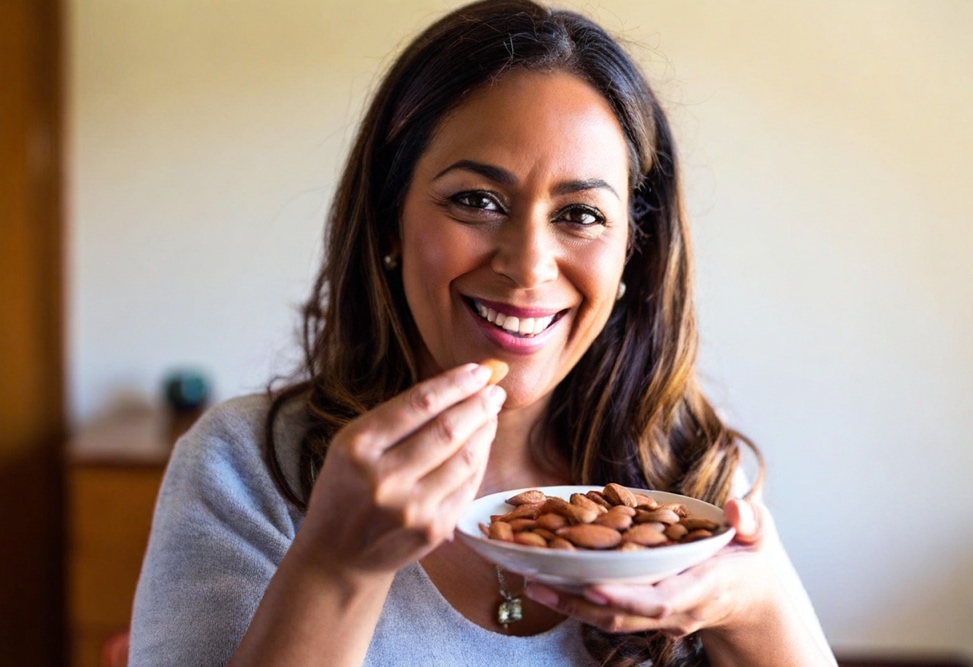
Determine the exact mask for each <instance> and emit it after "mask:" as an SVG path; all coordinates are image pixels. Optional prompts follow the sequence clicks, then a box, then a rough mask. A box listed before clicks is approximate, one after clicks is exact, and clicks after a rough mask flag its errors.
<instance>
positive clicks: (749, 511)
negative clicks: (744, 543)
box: [737, 500, 757, 535]
mask: <svg viewBox="0 0 973 667" xmlns="http://www.w3.org/2000/svg"><path fill="white" fill-rule="evenodd" d="M737 507H738V509H739V510H740V527H739V529H738V530H739V531H740V532H741V533H744V534H746V535H749V534H750V533H752V532H753V531H754V530H756V528H757V517H756V516H755V515H754V513H753V505H751V504H750V503H748V502H747V501H745V500H744V501H741V502H740V504H739V505H738V506H737Z"/></svg>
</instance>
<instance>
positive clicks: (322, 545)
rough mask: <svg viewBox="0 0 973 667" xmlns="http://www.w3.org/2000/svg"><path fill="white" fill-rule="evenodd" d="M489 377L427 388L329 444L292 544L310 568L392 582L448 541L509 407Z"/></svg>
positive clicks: (476, 371) (448, 377)
mask: <svg viewBox="0 0 973 667" xmlns="http://www.w3.org/2000/svg"><path fill="white" fill-rule="evenodd" d="M490 375H491V371H490V369H489V368H487V367H485V366H481V365H478V364H466V365H464V366H459V367H457V368H453V369H451V370H448V371H446V372H444V373H442V374H440V375H438V376H436V377H433V378H431V379H429V380H425V381H423V382H420V383H419V384H417V385H415V386H414V387H412V388H410V389H409V390H407V391H405V392H404V393H402V394H400V395H399V396H397V397H395V398H393V399H391V400H389V401H388V402H386V403H383V404H382V405H379V406H378V407H376V408H375V409H373V410H371V411H370V412H368V413H366V414H364V415H362V416H361V417H359V418H358V419H356V420H354V421H353V422H351V423H349V424H348V425H347V426H345V427H344V428H342V429H341V430H340V431H339V432H338V433H337V435H336V436H335V437H334V439H333V440H332V442H331V444H330V446H329V448H328V454H327V456H326V457H325V462H324V466H323V467H322V469H321V471H320V474H319V476H318V479H317V481H316V482H315V487H314V491H313V493H312V494H311V499H310V502H309V504H308V510H307V515H306V518H305V521H304V526H303V527H302V529H301V531H300V533H299V535H298V540H297V541H295V546H298V547H299V548H300V549H301V550H302V552H303V555H304V557H305V558H307V559H308V560H309V564H311V565H315V564H317V565H320V566H321V567H324V568H327V570H328V571H329V572H330V573H331V574H332V575H334V574H339V576H340V575H341V574H344V575H346V576H352V577H354V576H356V575H367V574H378V573H384V574H390V573H393V572H395V571H396V570H398V569H399V568H401V567H402V566H404V565H406V564H407V563H410V562H412V561H416V560H418V559H420V558H422V557H423V556H424V555H426V554H427V553H429V552H430V551H431V550H432V549H433V548H435V547H436V546H437V545H438V544H439V543H440V542H442V541H443V540H444V539H448V538H450V537H451V536H452V533H453V530H454V528H455V526H456V522H457V521H458V520H459V517H460V515H461V513H462V512H463V510H464V509H465V508H466V506H467V505H468V504H469V502H470V501H472V500H473V498H474V497H475V496H476V492H477V490H478V488H479V486H480V482H481V480H482V478H483V474H484V472H485V470H486V463H487V458H488V456H489V451H490V445H491V443H492V442H493V438H494V435H495V434H496V426H497V414H498V413H499V411H500V408H501V406H502V405H503V402H504V400H505V398H506V393H505V392H504V390H503V389H501V388H500V387H498V386H494V385H490V386H488V381H489V378H490Z"/></svg>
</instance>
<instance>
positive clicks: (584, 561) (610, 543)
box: [457, 484, 734, 588]
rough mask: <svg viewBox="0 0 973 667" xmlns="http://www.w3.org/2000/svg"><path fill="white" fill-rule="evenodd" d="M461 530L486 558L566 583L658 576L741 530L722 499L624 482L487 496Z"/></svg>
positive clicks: (545, 579)
mask: <svg viewBox="0 0 973 667" xmlns="http://www.w3.org/2000/svg"><path fill="white" fill-rule="evenodd" d="M457 532H458V534H459V536H460V538H461V539H463V540H464V541H465V542H466V543H467V544H468V545H469V546H470V547H471V548H472V549H473V550H474V551H476V552H477V553H478V554H480V555H481V556H482V557H483V558H485V559H487V560H489V561H491V562H493V563H495V564H497V565H499V566H500V567H502V568H504V569H506V570H508V571H510V572H516V573H518V574H522V575H524V576H525V577H528V578H530V579H535V580H537V581H539V582H542V583H545V584H549V585H553V586H559V587H562V588H576V587H578V586H582V585H588V584H595V583H612V582H621V581H628V582H642V583H652V582H655V581H659V580H660V579H664V578H665V577H668V576H671V575H673V574H678V573H679V572H682V571H683V570H685V569H687V568H689V567H692V566H693V565H697V564H699V563H701V562H703V561H704V560H706V559H707V558H709V557H710V556H712V555H713V554H715V553H716V552H717V551H719V550H720V549H721V548H722V547H723V546H724V545H726V544H727V543H728V542H729V541H730V540H731V539H733V535H734V531H733V529H732V528H731V527H729V526H727V525H726V519H725V517H724V515H723V510H721V509H720V508H719V507H716V506H715V505H711V504H709V503H706V502H703V501H702V500H697V499H695V498H689V497H687V496H681V495H677V494H674V493H666V492H663V491H648V490H644V489H632V488H628V487H624V486H621V485H619V484H608V485H606V486H545V487H536V488H529V489H516V490H512V491H504V492H501V493H494V494H491V495H488V496H483V497H482V498H477V499H476V500H474V501H473V502H472V503H471V504H470V506H469V507H468V508H467V511H466V512H465V513H464V515H463V517H462V518H461V519H460V521H459V523H458V525H457Z"/></svg>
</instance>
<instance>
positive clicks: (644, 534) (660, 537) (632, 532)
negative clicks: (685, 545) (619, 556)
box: [622, 523, 669, 547]
mask: <svg viewBox="0 0 973 667" xmlns="http://www.w3.org/2000/svg"><path fill="white" fill-rule="evenodd" d="M622 539H623V540H624V541H625V542H635V543H636V544H641V545H642V546H643V547H657V546H659V545H660V544H665V543H666V542H668V541H669V538H668V537H666V535H665V533H663V532H662V531H661V530H659V529H658V527H657V524H651V523H644V524H640V525H638V526H633V527H632V528H629V529H628V530H626V531H625V533H624V534H623V535H622Z"/></svg>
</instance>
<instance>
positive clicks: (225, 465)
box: [166, 394, 306, 494]
mask: <svg viewBox="0 0 973 667" xmlns="http://www.w3.org/2000/svg"><path fill="white" fill-rule="evenodd" d="M271 402H272V401H271V398H270V397H269V396H268V395H267V394H250V395H246V396H238V397H235V398H231V399H228V400H225V401H222V402H220V403H218V404H216V405H214V406H212V407H211V408H209V409H208V410H207V411H206V412H204V413H203V415H202V416H201V417H200V418H199V419H198V420H197V421H196V423H195V424H193V426H192V427H191V428H190V429H189V430H188V431H187V432H186V433H185V434H184V435H183V436H182V437H181V438H180V439H179V440H178V442H177V443H176V445H175V448H174V449H173V452H172V457H171V459H170V462H169V469H168V471H167V473H166V474H167V477H174V478H182V479H183V480H184V481H185V482H188V483H190V484H193V485H195V484H201V485H204V486H205V487H207V488H213V486H214V482H216V483H217V485H218V486H222V487H223V489H224V491H226V490H229V489H228V488H227V487H229V488H234V487H235V488H236V489H237V490H238V491H241V492H251V493H252V492H261V491H263V492H269V491H273V492H275V494H276V491H277V490H276V487H275V486H274V484H273V482H272V478H271V475H270V472H269V467H268V465H267V455H268V448H269V446H270V445H269V443H268V438H267V418H268V415H269V414H270V408H271ZM294 403H295V402H294V401H292V402H291V403H288V404H285V405H284V406H283V407H282V408H281V409H280V410H279V411H278V413H277V414H276V415H275V418H274V423H273V429H274V430H273V433H274V452H275V455H276V456H277V458H278V460H279V461H280V462H281V466H282V468H283V470H284V472H285V476H287V477H288V478H289V481H290V478H292V477H294V476H296V474H297V465H298V460H299V452H300V444H301V440H302V438H303V435H304V431H305V430H306V426H305V419H304V411H303V408H302V406H300V405H294ZM297 403H299V402H297Z"/></svg>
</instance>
